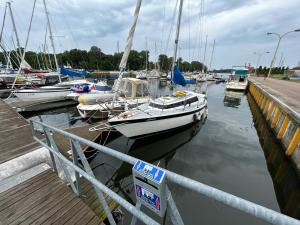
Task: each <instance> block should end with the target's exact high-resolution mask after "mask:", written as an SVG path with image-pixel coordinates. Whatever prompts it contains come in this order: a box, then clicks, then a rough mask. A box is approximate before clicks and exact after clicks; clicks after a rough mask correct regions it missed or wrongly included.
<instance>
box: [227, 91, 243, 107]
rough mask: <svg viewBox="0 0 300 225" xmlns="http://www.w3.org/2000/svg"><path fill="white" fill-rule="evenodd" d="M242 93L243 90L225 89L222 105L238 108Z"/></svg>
mask: <svg viewBox="0 0 300 225" xmlns="http://www.w3.org/2000/svg"><path fill="white" fill-rule="evenodd" d="M243 95H244V93H243V92H236V91H225V95H224V100H223V102H224V106H226V107H231V108H238V107H239V106H240V105H241V99H242V96H243Z"/></svg>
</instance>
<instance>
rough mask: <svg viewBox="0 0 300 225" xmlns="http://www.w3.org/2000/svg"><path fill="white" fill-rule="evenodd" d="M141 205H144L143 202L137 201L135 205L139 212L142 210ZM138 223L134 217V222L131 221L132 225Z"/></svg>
mask: <svg viewBox="0 0 300 225" xmlns="http://www.w3.org/2000/svg"><path fill="white" fill-rule="evenodd" d="M141 205H142V204H141V202H140V201H137V202H136V204H135V208H136V209H138V210H139V209H140V208H141ZM136 221H137V218H136V216H132V220H131V223H130V225H135V224H136Z"/></svg>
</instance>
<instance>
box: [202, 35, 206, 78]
mask: <svg viewBox="0 0 300 225" xmlns="http://www.w3.org/2000/svg"><path fill="white" fill-rule="evenodd" d="M206 48H207V35H206V38H205V47H204V54H203V69H202V73H204V68H205V57H206Z"/></svg>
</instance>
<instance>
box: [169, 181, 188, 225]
mask: <svg viewBox="0 0 300 225" xmlns="http://www.w3.org/2000/svg"><path fill="white" fill-rule="evenodd" d="M166 194H167V201H168V206H169V207H170V209H171V210H167V213H168V214H169V216H170V218H171V220H172V223H173V224H175V225H184V223H183V220H182V218H181V216H180V213H179V211H178V209H177V207H176V203H175V201H174V199H173V198H172V194H171V191H170V189H169V187H168V185H167V186H166Z"/></svg>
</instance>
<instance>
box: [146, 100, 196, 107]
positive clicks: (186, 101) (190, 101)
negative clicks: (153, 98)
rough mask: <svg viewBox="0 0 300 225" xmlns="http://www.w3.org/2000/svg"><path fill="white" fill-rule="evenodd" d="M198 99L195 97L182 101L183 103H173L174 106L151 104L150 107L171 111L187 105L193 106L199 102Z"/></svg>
mask: <svg viewBox="0 0 300 225" xmlns="http://www.w3.org/2000/svg"><path fill="white" fill-rule="evenodd" d="M197 101H198V98H197V97H193V98H189V99H182V101H179V102H176V103H173V104H164V103H161V104H160V103H157V102H150V106H151V107H153V108H158V109H171V108H176V107H180V106H186V105H191V104H192V103H194V102H197Z"/></svg>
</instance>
